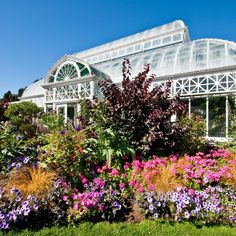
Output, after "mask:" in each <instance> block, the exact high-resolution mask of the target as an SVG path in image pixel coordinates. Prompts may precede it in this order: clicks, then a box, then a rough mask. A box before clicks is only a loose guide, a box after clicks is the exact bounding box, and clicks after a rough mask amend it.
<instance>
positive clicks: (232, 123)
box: [228, 96, 236, 137]
mask: <svg viewBox="0 0 236 236" xmlns="http://www.w3.org/2000/svg"><path fill="white" fill-rule="evenodd" d="M228 127H229V137H235V136H236V97H235V96H229V97H228Z"/></svg>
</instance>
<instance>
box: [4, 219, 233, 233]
mask: <svg viewBox="0 0 236 236" xmlns="http://www.w3.org/2000/svg"><path fill="white" fill-rule="evenodd" d="M0 235H7V236H10V235H12V236H15V235H19V236H20V235H21V236H26V235H27V236H30V235H34V236H45V235H47V236H51V235H56V236H72V235H73V236H77V235H78V236H80V235H86V236H90V235H96V236H108V235H112V236H115V235H117V236H122V235H124V236H127V235H134V236H137V235H145V236H147V235H164V236H174V235H175V236H192V235H196V236H224V235H227V236H228V235H232V236H233V235H234V236H236V227H226V226H214V227H205V226H204V227H202V228H197V227H196V226H194V225H192V224H189V223H181V224H177V223H176V224H174V225H171V224H168V223H160V222H155V221H143V222H141V223H139V224H128V223H115V224H109V223H96V224H92V223H82V224H80V225H78V226H76V227H52V228H44V229H42V230H40V231H37V232H33V231H29V230H24V231H19V232H17V231H10V232H8V233H0Z"/></svg>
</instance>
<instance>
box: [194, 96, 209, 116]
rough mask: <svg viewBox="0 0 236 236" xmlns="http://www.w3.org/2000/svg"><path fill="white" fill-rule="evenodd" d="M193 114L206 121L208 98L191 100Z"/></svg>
mask: <svg viewBox="0 0 236 236" xmlns="http://www.w3.org/2000/svg"><path fill="white" fill-rule="evenodd" d="M191 113H194V114H196V115H199V116H202V117H203V118H204V119H206V98H194V99H191Z"/></svg>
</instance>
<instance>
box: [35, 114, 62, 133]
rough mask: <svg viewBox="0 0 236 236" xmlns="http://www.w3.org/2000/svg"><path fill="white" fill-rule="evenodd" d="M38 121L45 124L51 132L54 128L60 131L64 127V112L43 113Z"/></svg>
mask: <svg viewBox="0 0 236 236" xmlns="http://www.w3.org/2000/svg"><path fill="white" fill-rule="evenodd" d="M38 123H39V124H42V125H43V126H45V127H46V128H47V129H48V131H50V132H51V131H53V130H57V131H60V130H62V129H63V127H64V117H63V115H62V114H60V113H58V114H57V113H55V112H47V113H42V114H41V115H40V118H39V120H38Z"/></svg>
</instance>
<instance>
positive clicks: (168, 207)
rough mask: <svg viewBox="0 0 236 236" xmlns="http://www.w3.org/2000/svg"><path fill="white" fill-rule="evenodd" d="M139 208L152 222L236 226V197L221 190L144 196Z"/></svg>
mask: <svg viewBox="0 0 236 236" xmlns="http://www.w3.org/2000/svg"><path fill="white" fill-rule="evenodd" d="M139 204H140V207H141V208H142V209H144V210H145V213H146V215H147V216H148V217H152V218H161V219H165V218H169V219H173V220H175V221H183V220H185V221H197V222H203V223H205V224H206V223H207V224H212V223H214V224H219V223H230V224H236V193H235V191H232V189H228V188H222V187H220V186H216V187H211V186H209V187H207V188H206V189H204V190H200V191H197V190H194V189H188V188H182V187H178V188H177V190H176V191H174V192H167V193H166V194H158V193H155V192H144V193H142V195H141V199H140V200H139Z"/></svg>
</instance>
